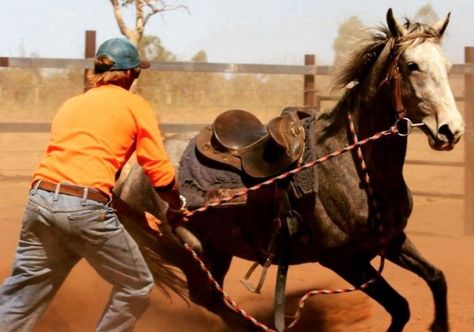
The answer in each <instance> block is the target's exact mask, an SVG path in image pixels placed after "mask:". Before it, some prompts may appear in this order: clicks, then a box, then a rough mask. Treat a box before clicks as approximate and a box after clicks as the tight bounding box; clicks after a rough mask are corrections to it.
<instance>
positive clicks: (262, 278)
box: [240, 258, 272, 294]
mask: <svg viewBox="0 0 474 332" xmlns="http://www.w3.org/2000/svg"><path fill="white" fill-rule="evenodd" d="M259 265H260V263H259V262H255V263H253V264H252V266H251V267H250V269H249V270H248V271H247V273H246V274H245V276H244V278H243V279H240V282H241V283H242V284H243V285H244V286H245V288H247V289H248V290H249V291H250V292H252V293H256V294H260V290H261V289H262V286H263V283H264V282H265V277H266V275H267V271H268V268H269V267H270V266H271V265H272V261H271V260H270V259H269V258H267V260H266V261H265V264H264V265H262V272H261V274H260V279H259V280H258V283H257V286H254V285H253V283H252V282H251V281H250V280H249V279H250V277H251V276H252V273H253V272H254V271H255V269H256V268H257V266H259Z"/></svg>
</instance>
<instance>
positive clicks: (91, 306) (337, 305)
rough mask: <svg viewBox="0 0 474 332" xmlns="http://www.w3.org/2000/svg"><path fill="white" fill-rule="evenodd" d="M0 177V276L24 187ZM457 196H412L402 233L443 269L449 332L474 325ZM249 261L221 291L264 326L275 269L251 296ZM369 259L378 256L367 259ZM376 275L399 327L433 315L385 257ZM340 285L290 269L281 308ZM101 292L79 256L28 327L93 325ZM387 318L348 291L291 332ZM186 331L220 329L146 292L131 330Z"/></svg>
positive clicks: (318, 271)
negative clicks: (406, 313)
mask: <svg viewBox="0 0 474 332" xmlns="http://www.w3.org/2000/svg"><path fill="white" fill-rule="evenodd" d="M2 182H3V185H4V188H5V187H6V189H7V190H8V196H7V195H2V196H3V197H4V199H3V200H2V203H1V204H2V208H3V209H2V210H3V211H4V213H3V216H2V217H0V220H1V225H2V232H1V235H0V258H1V262H2V264H1V265H0V279H3V278H4V277H6V276H8V274H9V273H10V266H11V262H12V260H13V254H14V249H15V246H16V242H17V237H18V232H19V227H20V219H21V214H22V212H23V207H22V206H23V201H24V199H25V198H26V188H27V183H26V182H25V181H2ZM5 192H6V191H5ZM461 202H462V201H460V200H454V199H451V200H449V199H434V198H430V199H427V198H418V199H416V200H415V213H414V216H413V219H412V220H411V224H410V227H409V231H408V233H409V235H410V236H411V238H412V239H413V241H414V242H415V243H416V244H417V246H418V247H419V249H420V250H421V252H422V253H424V255H425V256H426V257H428V258H429V259H430V260H431V261H432V262H433V263H434V264H436V265H437V266H438V267H440V268H441V269H442V270H443V271H444V272H445V274H446V277H447V280H448V286H449V298H448V301H449V307H450V321H451V325H452V328H453V331H458V332H463V331H466V332H467V331H472V330H473V328H474V310H473V309H474V304H473V301H472V296H473V291H472V289H473V286H474V279H473V278H472V275H473V273H474V264H473V262H474V250H473V249H474V237H467V236H461V235H460V234H457V233H458V231H456V230H460V229H462V227H460V224H461V220H460V217H461V215H462V213H460V210H461V207H462V206H461ZM443 216H445V217H443ZM430 221H433V222H432V223H431V224H430V225H429V226H427V225H425V224H428V223H429V222H430ZM250 264H251V262H248V261H243V260H235V261H234V262H233V264H232V266H231V271H230V273H229V275H228V277H227V282H226V285H225V289H226V291H227V292H228V293H229V295H230V296H231V297H232V298H233V299H234V300H235V301H237V303H238V304H239V305H240V306H242V307H243V308H244V309H245V310H247V311H248V312H250V313H251V314H252V315H254V316H255V317H256V318H258V319H259V320H262V321H263V322H265V323H267V324H269V325H271V324H272V323H271V322H272V310H273V309H272V302H273V287H274V280H273V279H274V276H275V269H272V270H271V271H270V272H269V274H268V277H267V281H266V284H265V286H264V289H263V292H262V295H255V294H251V293H249V292H248V291H246V290H245V289H244V288H243V286H242V285H241V284H240V282H239V279H240V278H242V277H243V275H244V273H245V272H246V269H247V268H248V267H249V266H250ZM374 264H375V265H377V264H378V262H377V261H374ZM383 275H384V276H385V278H386V279H387V280H388V281H389V282H390V283H391V284H392V285H393V286H394V287H395V288H396V289H397V290H398V291H400V293H401V294H403V295H404V296H405V297H406V298H407V299H408V301H409V303H410V305H411V310H412V317H411V320H410V322H409V324H408V326H407V328H406V331H414V332H418V331H424V330H427V328H428V326H429V324H430V322H431V318H432V316H433V304H432V299H431V295H430V293H429V290H428V288H427V286H426V285H425V283H424V282H423V281H422V280H421V279H419V278H418V277H416V276H415V275H413V274H411V273H409V272H407V271H404V270H401V269H400V268H398V267H396V266H394V265H392V264H390V263H387V266H386V268H385V271H384V273H383ZM344 286H347V284H346V283H345V282H344V281H343V280H341V279H339V278H338V277H337V276H335V275H334V274H333V273H332V272H331V271H328V270H326V269H325V268H323V267H321V266H319V265H317V264H305V265H300V266H296V267H292V268H291V269H290V271H289V276H288V289H287V291H288V298H287V309H286V311H287V314H292V313H294V311H295V308H296V306H297V303H298V300H299V299H300V297H301V296H302V295H303V294H304V293H305V292H306V291H308V290H311V289H315V288H328V287H329V288H335V287H344ZM109 291H110V286H109V285H107V284H106V283H105V282H104V281H103V280H101V279H100V277H98V276H97V274H96V273H95V272H94V271H93V270H92V269H91V268H90V267H89V266H88V265H87V264H86V263H84V262H81V263H80V264H79V265H78V266H76V267H75V268H74V270H73V271H72V273H71V274H70V275H69V277H68V279H67V280H66V282H65V284H64V285H63V286H62V288H61V289H60V291H59V293H58V294H57V296H56V297H55V299H54V300H53V302H52V304H51V305H50V307H49V308H48V310H47V312H46V314H45V316H44V317H43V318H42V319H41V321H40V323H39V325H38V326H37V329H36V331H38V332H47V331H48V332H49V331H63V332H82V331H93V329H94V326H95V324H96V322H97V320H98V318H99V317H100V314H101V311H102V310H103V307H104V305H105V303H106V301H107V297H108V293H109ZM388 322H389V317H388V315H387V314H386V313H385V312H384V311H383V309H381V307H380V306H378V305H377V304H376V303H375V302H373V301H372V300H371V299H369V298H367V297H366V296H365V295H364V294H362V293H360V292H356V293H351V294H343V295H329V296H315V297H312V298H310V299H309V300H308V301H307V303H306V306H305V308H304V310H303V315H302V318H301V320H300V322H298V324H297V325H296V327H295V328H294V329H293V330H294V331H309V330H318V331H349V330H350V331H383V330H385V329H386V327H387V326H388V325H387V324H388ZM190 329H192V330H193V331H194V332H200V331H202V332H209V331H216V332H217V331H219V332H222V331H228V329H226V328H225V326H224V325H223V324H222V322H221V321H220V320H219V319H218V318H217V317H216V316H214V315H212V314H210V313H208V312H206V311H205V310H204V309H202V308H200V307H198V306H195V305H192V304H191V305H187V304H185V303H184V302H183V301H182V300H180V299H179V298H176V297H173V298H172V301H171V302H170V301H169V300H168V299H167V298H166V297H165V296H164V295H163V294H161V293H160V292H159V291H158V290H154V292H153V293H152V302H151V305H150V307H149V309H148V311H147V312H146V313H145V315H144V317H143V318H142V319H141V320H140V321H139V322H138V324H137V327H136V331H137V332H151V331H171V332H173V331H187V330H190Z"/></svg>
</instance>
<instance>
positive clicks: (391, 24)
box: [387, 8, 406, 38]
mask: <svg viewBox="0 0 474 332" xmlns="http://www.w3.org/2000/svg"><path fill="white" fill-rule="evenodd" d="M387 25H388V28H389V30H390V33H391V34H392V36H393V37H395V38H397V37H401V36H403V35H404V34H405V33H406V29H405V27H404V26H403V25H401V24H400V23H398V21H397V20H396V19H395V17H394V16H393V11H392V8H389V9H388V11H387Z"/></svg>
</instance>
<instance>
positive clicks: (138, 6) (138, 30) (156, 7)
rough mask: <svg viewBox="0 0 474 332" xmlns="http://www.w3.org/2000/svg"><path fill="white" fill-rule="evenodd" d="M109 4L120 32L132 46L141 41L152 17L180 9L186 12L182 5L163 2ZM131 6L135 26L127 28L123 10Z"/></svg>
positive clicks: (123, 0)
mask: <svg viewBox="0 0 474 332" xmlns="http://www.w3.org/2000/svg"><path fill="white" fill-rule="evenodd" d="M110 3H111V4H112V7H113V9H114V16H115V20H116V21H117V25H118V27H119V29H120V32H121V33H122V35H124V36H125V37H126V38H127V39H128V40H129V41H130V42H131V43H133V44H134V45H138V43H139V42H140V40H141V39H142V37H143V34H144V31H145V26H146V24H147V23H148V20H149V19H150V18H151V17H152V16H153V15H155V14H158V13H162V12H165V11H170V10H176V9H180V8H183V9H186V10H187V7H186V6H184V5H181V4H172V5H171V4H169V3H167V1H164V0H110ZM133 5H134V6H135V15H134V16H135V26H134V27H133V28H129V27H127V24H126V23H125V20H124V15H123V10H124V9H127V8H128V7H130V6H133Z"/></svg>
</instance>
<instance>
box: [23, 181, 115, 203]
mask: <svg viewBox="0 0 474 332" xmlns="http://www.w3.org/2000/svg"><path fill="white" fill-rule="evenodd" d="M36 183H37V182H35V183H33V186H32V187H33V188H35V187H36ZM57 187H58V184H57V183H51V182H46V181H41V182H40V184H39V186H38V187H37V188H38V189H43V190H46V191H50V192H56V188H57ZM86 189H88V190H87V195H86V196H85V198H86V199H91V200H93V201H96V202H99V203H103V204H106V203H108V202H109V200H110V197H109V196H107V195H106V194H104V193H103V192H101V191H98V190H97V189H95V188H90V187H81V186H76V185H73V184H68V183H61V184H59V190H58V193H60V194H65V195H69V196H76V197H81V198H82V197H84V192H85V190H86Z"/></svg>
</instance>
